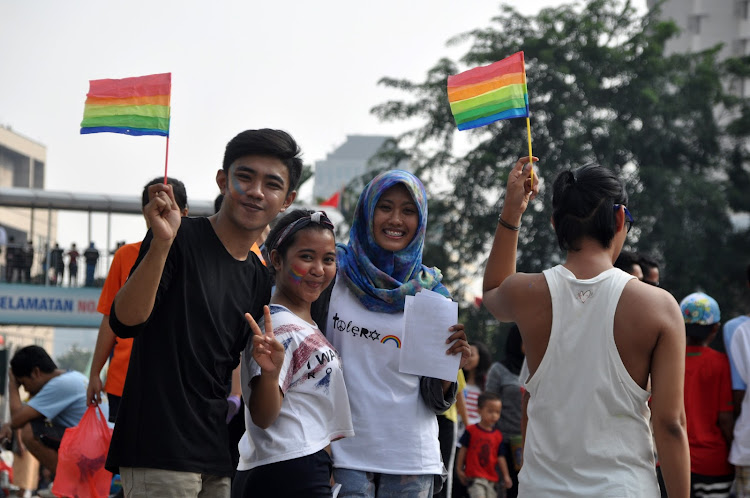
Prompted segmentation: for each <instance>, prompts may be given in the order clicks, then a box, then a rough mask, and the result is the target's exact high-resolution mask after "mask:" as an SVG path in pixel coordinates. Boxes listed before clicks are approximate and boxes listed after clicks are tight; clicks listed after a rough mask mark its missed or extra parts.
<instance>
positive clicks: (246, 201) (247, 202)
mask: <svg viewBox="0 0 750 498" xmlns="http://www.w3.org/2000/svg"><path fill="white" fill-rule="evenodd" d="M216 182H217V183H218V185H219V188H220V189H221V192H222V194H224V202H223V203H222V205H221V210H220V212H222V213H226V214H227V215H228V217H229V219H230V220H231V222H232V223H233V224H234V225H236V226H238V227H240V228H242V229H245V230H259V229H262V228H264V227H265V226H266V225H268V223H269V222H271V220H273V219H274V218H275V217H276V215H277V214H279V212H281V211H284V210H285V209H286V208H287V207H289V205H290V204H291V203H292V201H293V200H294V198H295V196H296V194H297V193H296V192H294V191H292V192H288V190H289V170H288V169H287V167H286V166H285V165H284V163H283V162H281V161H280V160H278V159H276V158H273V157H266V156H243V157H240V158H238V159H236V160H235V161H234V162H233V163H232V165H231V166H230V167H229V169H228V171H224V170H219V172H218V173H217V175H216Z"/></svg>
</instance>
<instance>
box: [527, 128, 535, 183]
mask: <svg viewBox="0 0 750 498" xmlns="http://www.w3.org/2000/svg"><path fill="white" fill-rule="evenodd" d="M526 137H527V138H528V140H529V164H530V165H531V188H532V189H533V188H534V163H533V161H532V160H531V156H532V154H531V121H529V117H528V116H526Z"/></svg>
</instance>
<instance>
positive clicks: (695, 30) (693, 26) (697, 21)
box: [688, 14, 703, 35]
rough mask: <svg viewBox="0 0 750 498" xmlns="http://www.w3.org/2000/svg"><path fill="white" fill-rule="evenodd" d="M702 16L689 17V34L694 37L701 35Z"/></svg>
mask: <svg viewBox="0 0 750 498" xmlns="http://www.w3.org/2000/svg"><path fill="white" fill-rule="evenodd" d="M702 17H703V16H701V15H700V14H697V15H692V16H688V32H689V33H691V34H693V35H699V34H700V33H701V20H702V19H701V18H702Z"/></svg>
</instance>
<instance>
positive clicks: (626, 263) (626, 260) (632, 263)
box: [614, 251, 643, 280]
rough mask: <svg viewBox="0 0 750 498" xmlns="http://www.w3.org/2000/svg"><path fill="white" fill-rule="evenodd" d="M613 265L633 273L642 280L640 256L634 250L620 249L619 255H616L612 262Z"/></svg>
mask: <svg viewBox="0 0 750 498" xmlns="http://www.w3.org/2000/svg"><path fill="white" fill-rule="evenodd" d="M614 267H615V268H619V269H621V270H622V271H624V272H625V273H629V274H631V275H633V276H634V277H635V278H637V279H638V280H643V269H642V268H641V263H640V258H638V255H637V254H636V253H634V252H631V251H620V255H619V256H617V259H616V260H615V262H614Z"/></svg>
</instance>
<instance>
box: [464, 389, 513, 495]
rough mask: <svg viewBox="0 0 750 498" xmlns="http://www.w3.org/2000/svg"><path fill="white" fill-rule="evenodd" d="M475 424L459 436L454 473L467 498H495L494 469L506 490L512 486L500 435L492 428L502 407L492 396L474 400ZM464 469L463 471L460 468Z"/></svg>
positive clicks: (482, 396)
mask: <svg viewBox="0 0 750 498" xmlns="http://www.w3.org/2000/svg"><path fill="white" fill-rule="evenodd" d="M477 407H478V408H479V416H480V420H479V423H477V424H474V425H470V426H468V427H467V428H466V432H464V435H463V436H461V449H460V450H459V451H458V461H457V462H456V473H457V474H458V477H459V479H461V482H462V483H464V485H465V486H468V488H469V496H470V497H471V498H495V497H496V496H497V493H496V492H495V483H497V482H498V480H499V476H498V475H497V467H498V465H499V466H500V472H501V473H502V474H503V482H504V484H505V487H506V488H510V487H511V486H513V481H512V480H511V478H510V473H509V472H508V462H506V461H505V446H504V444H503V435H502V433H501V432H500V430H499V429H497V428H496V427H495V424H497V421H498V420H500V411H501V410H502V407H503V404H502V402H501V401H500V398H499V397H498V396H497V394H495V393H490V392H485V393H482V394H480V395H479V399H478V400H477ZM464 467H465V468H464Z"/></svg>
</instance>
